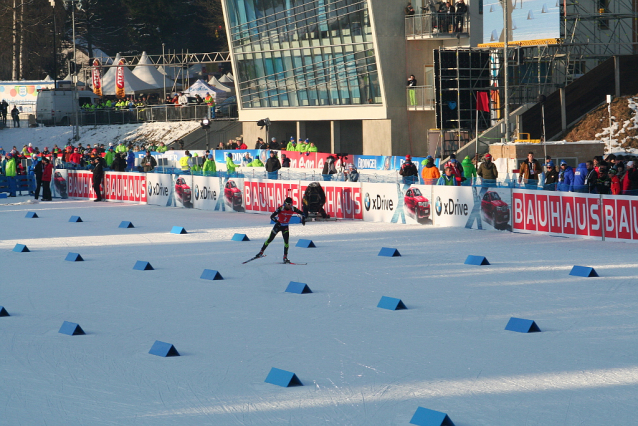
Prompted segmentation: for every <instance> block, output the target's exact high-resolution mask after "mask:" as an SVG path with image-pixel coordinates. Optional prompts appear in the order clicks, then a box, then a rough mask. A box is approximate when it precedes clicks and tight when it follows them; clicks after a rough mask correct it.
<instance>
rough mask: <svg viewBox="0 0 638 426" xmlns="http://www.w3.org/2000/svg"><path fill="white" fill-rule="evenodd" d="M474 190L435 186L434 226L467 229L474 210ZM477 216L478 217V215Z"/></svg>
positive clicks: (465, 187) (466, 187) (433, 190)
mask: <svg viewBox="0 0 638 426" xmlns="http://www.w3.org/2000/svg"><path fill="white" fill-rule="evenodd" d="M472 189H475V188H472V187H469V186H434V187H433V188H432V199H433V200H434V213H433V215H432V216H433V217H434V224H435V225H436V226H454V227H462V228H465V227H466V225H467V223H468V220H469V219H470V215H471V214H472V213H473V209H474V194H473V192H474V191H472ZM476 213H478V212H476ZM476 216H477V217H478V214H477V215H476ZM479 219H480V217H479ZM470 227H471V226H470Z"/></svg>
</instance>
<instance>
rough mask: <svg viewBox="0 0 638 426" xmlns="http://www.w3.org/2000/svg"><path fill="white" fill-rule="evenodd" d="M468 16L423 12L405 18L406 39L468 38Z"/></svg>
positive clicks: (466, 14) (465, 14)
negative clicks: (458, 36)
mask: <svg viewBox="0 0 638 426" xmlns="http://www.w3.org/2000/svg"><path fill="white" fill-rule="evenodd" d="M469 33H470V15H469V14H468V13H463V14H458V13H438V12H436V13H435V12H424V13H422V14H419V15H411V16H406V17H405V36H406V37H408V38H456V37H457V34H458V35H460V36H461V37H468V36H469Z"/></svg>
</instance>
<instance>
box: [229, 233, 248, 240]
mask: <svg viewBox="0 0 638 426" xmlns="http://www.w3.org/2000/svg"><path fill="white" fill-rule="evenodd" d="M232 240H233V241H250V238H248V235H246V234H235V235H233V238H232Z"/></svg>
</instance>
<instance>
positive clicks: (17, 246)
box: [13, 244, 31, 253]
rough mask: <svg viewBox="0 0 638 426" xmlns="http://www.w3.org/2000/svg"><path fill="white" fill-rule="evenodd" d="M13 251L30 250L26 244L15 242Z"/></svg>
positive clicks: (25, 251) (24, 251)
mask: <svg viewBox="0 0 638 426" xmlns="http://www.w3.org/2000/svg"><path fill="white" fill-rule="evenodd" d="M13 251H15V252H16V253H30V252H31V250H29V248H28V247H27V246H25V245H24V244H16V246H15V247H14V248H13Z"/></svg>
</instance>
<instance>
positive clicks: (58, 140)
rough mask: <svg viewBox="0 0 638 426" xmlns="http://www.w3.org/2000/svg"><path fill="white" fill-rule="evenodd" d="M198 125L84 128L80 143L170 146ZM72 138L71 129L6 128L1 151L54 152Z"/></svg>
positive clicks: (191, 123) (171, 123) (187, 122)
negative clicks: (29, 149)
mask: <svg viewBox="0 0 638 426" xmlns="http://www.w3.org/2000/svg"><path fill="white" fill-rule="evenodd" d="M199 127H200V124H199V122H197V121H181V122H168V123H143V124H123V125H113V126H82V127H80V137H81V139H80V141H79V142H81V143H82V145H86V144H87V143H90V144H91V145H93V144H96V143H97V144H104V145H106V146H108V144H109V142H113V143H117V142H119V141H124V142H138V141H139V142H141V141H149V142H151V141H152V142H156V143H159V142H164V143H165V144H168V143H171V142H173V141H175V140H176V139H180V138H181V137H183V136H185V135H186V134H188V133H190V132H192V131H194V130H195V129H197V128H199ZM72 138H73V128H72V127H35V128H19V129H14V128H6V129H4V130H2V131H0V147H3V148H4V149H5V150H7V151H8V150H9V149H11V147H13V146H14V145H15V146H16V147H18V149H22V146H23V145H25V144H29V143H32V144H33V146H34V147H38V148H40V150H42V149H43V148H44V147H49V149H51V148H53V145H55V144H57V145H58V146H59V147H63V146H64V145H66V144H67V143H69V141H71V140H72Z"/></svg>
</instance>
